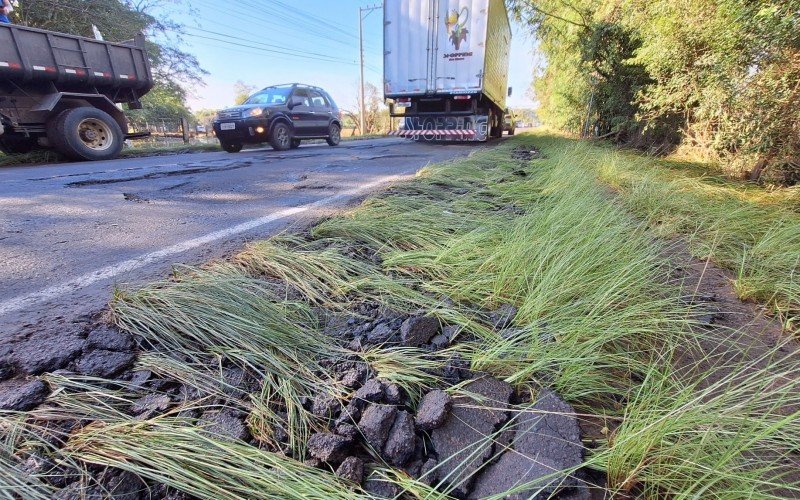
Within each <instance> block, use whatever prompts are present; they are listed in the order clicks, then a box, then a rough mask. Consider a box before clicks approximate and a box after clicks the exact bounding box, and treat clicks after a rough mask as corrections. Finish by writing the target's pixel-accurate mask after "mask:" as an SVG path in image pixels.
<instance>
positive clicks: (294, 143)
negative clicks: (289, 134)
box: [289, 139, 300, 149]
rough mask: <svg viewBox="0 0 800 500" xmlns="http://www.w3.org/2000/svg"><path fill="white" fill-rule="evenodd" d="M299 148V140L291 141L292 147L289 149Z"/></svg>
mask: <svg viewBox="0 0 800 500" xmlns="http://www.w3.org/2000/svg"><path fill="white" fill-rule="evenodd" d="M299 147H300V139H292V145H291V146H289V148H290V149H297V148H299Z"/></svg>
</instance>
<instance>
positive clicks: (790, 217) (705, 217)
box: [547, 138, 800, 329]
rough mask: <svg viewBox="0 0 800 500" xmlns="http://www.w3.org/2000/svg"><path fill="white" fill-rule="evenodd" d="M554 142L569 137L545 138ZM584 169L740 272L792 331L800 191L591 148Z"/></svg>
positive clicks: (742, 292) (799, 283)
mask: <svg viewBox="0 0 800 500" xmlns="http://www.w3.org/2000/svg"><path fill="white" fill-rule="evenodd" d="M547 140H548V141H550V143H557V142H562V143H565V142H567V140H566V139H556V138H550V139H547ZM576 147H577V148H579V149H580V150H582V151H585V152H591V156H592V160H591V162H589V163H587V167H588V168H590V169H591V170H593V171H595V172H597V174H598V175H599V177H600V179H601V180H603V181H604V182H607V183H608V184H609V185H610V186H612V187H613V188H614V189H615V190H616V191H617V192H618V194H619V196H620V199H621V200H622V201H623V202H624V203H625V205H626V207H627V208H628V209H629V210H631V211H632V212H633V213H635V214H637V215H639V216H641V217H643V218H645V219H646V220H647V222H648V223H649V224H650V225H651V226H652V227H654V228H655V231H656V233H657V234H659V235H661V236H665V237H674V236H681V237H683V238H685V239H686V240H687V241H688V242H689V246H690V249H691V251H692V253H693V254H694V255H695V256H697V257H699V258H702V259H711V260H712V261H713V262H714V263H716V264H717V265H719V266H721V267H723V268H726V269H728V270H729V271H731V272H732V273H734V274H735V276H736V281H735V287H736V290H737V293H738V294H739V296H740V297H741V298H742V299H743V300H754V301H758V302H761V303H765V304H767V305H768V306H770V307H771V308H772V309H773V310H774V311H775V312H776V313H778V314H779V315H781V317H782V318H783V320H784V324H785V325H786V326H787V328H789V329H794V328H795V327H796V324H797V318H798V315H800V276H799V275H798V269H800V188H798V187H793V188H774V187H767V188H764V187H760V186H758V185H755V184H752V183H747V182H744V181H736V180H731V179H728V178H725V177H723V176H721V175H715V172H714V171H713V170H708V169H704V168H702V167H700V166H698V165H693V164H691V163H686V162H675V161H669V160H659V159H654V158H644V157H640V156H636V155H633V154H631V153H626V152H618V151H615V150H610V149H606V148H597V147H593V146H589V145H579V146H576Z"/></svg>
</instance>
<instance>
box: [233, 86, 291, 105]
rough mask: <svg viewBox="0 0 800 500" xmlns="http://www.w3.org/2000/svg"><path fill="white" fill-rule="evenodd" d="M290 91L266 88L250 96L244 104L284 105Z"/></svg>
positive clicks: (286, 88) (282, 88)
mask: <svg viewBox="0 0 800 500" xmlns="http://www.w3.org/2000/svg"><path fill="white" fill-rule="evenodd" d="M291 91H292V88H291V87H267V88H265V89H264V90H260V91H258V92H256V93H255V94H253V95H251V96H250V98H249V99H247V100H246V101H245V102H244V103H245V104H284V103H285V102H286V99H287V98H288V97H289V93H290V92H291Z"/></svg>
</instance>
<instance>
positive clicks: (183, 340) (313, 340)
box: [111, 267, 344, 454]
mask: <svg viewBox="0 0 800 500" xmlns="http://www.w3.org/2000/svg"><path fill="white" fill-rule="evenodd" d="M111 308H112V311H113V313H114V318H115V321H116V323H117V324H118V325H119V326H120V327H121V328H123V329H125V330H127V331H130V332H132V333H134V334H135V335H138V336H139V337H141V338H143V339H144V340H145V341H147V342H149V343H150V344H152V345H153V346H155V347H156V348H157V349H158V350H160V351H162V352H165V353H167V354H169V355H170V356H173V357H178V358H182V359H187V360H189V361H191V362H192V363H194V364H196V365H203V364H208V363H209V362H210V360H211V359H212V358H214V357H217V356H219V357H221V358H222V359H223V360H224V361H226V362H228V363H230V364H233V365H235V366H238V367H240V368H242V369H244V370H246V371H247V372H249V373H252V374H255V375H257V376H258V377H259V379H260V380H261V383H262V384H263V385H264V386H265V389H264V392H265V393H268V394H270V395H271V396H274V397H275V398H276V399H277V400H278V401H279V402H280V405H281V406H282V407H283V409H284V410H285V411H288V412H291V413H292V416H291V418H290V421H291V422H293V423H294V424H296V425H295V426H294V427H292V428H291V429H289V431H290V433H291V434H292V435H293V439H294V442H296V443H305V441H306V439H307V437H308V435H309V434H310V432H311V429H312V425H313V421H312V420H313V419H312V418H311V415H310V414H309V413H308V412H307V411H306V410H305V409H303V405H302V401H303V400H304V398H307V397H311V396H313V395H314V394H315V393H316V391H317V390H319V388H320V387H324V386H325V385H326V384H328V383H329V382H330V377H329V376H328V375H327V374H326V371H325V370H324V369H323V368H322V367H321V366H320V365H319V363H318V362H317V358H318V357H319V356H336V355H337V353H340V354H344V352H343V351H341V350H340V349H339V348H338V347H337V346H336V345H335V344H334V343H333V341H332V340H331V339H330V338H328V337H326V336H324V335H322V334H320V333H319V332H318V331H317V329H316V324H315V318H314V316H313V315H312V314H311V311H310V310H309V309H308V307H307V306H305V305H303V304H300V303H292V302H285V301H283V302H282V301H280V299H279V297H277V296H276V295H275V294H274V292H273V291H272V290H271V289H270V287H269V286H268V284H267V283H265V282H264V281H263V280H259V279H256V278H253V277H251V276H249V275H247V274H246V273H245V272H243V271H242V270H240V269H238V268H234V267H230V268H225V269H220V268H216V269H214V270H210V271H209V270H199V269H196V270H191V271H190V272H188V273H186V274H185V275H184V276H183V277H181V278H179V280H178V281H176V282H170V283H161V284H157V285H154V286H151V287H149V288H145V289H143V290H140V291H138V292H135V293H132V294H126V293H119V294H118V295H117V297H115V300H114V301H113V302H112V304H111ZM275 424H276V425H278V424H279V422H275ZM296 451H297V452H298V453H301V454H302V452H303V449H302V448H299V449H297V450H296Z"/></svg>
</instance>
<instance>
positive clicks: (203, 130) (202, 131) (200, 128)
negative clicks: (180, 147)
mask: <svg viewBox="0 0 800 500" xmlns="http://www.w3.org/2000/svg"><path fill="white" fill-rule="evenodd" d="M195 132H197V133H198V134H205V133H206V126H205V125H198V126H197V127H195Z"/></svg>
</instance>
